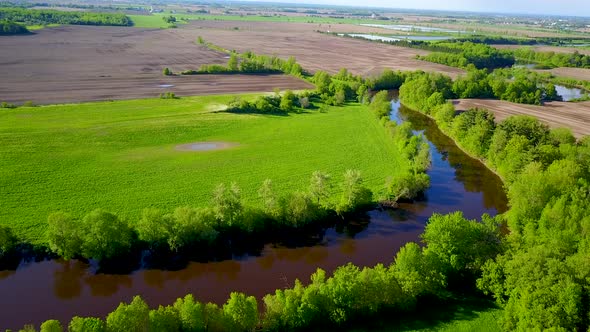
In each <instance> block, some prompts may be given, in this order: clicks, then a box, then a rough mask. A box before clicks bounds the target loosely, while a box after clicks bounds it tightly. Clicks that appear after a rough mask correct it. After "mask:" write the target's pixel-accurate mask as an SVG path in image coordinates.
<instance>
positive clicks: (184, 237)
mask: <svg viewBox="0 0 590 332" xmlns="http://www.w3.org/2000/svg"><path fill="white" fill-rule="evenodd" d="M173 219H174V221H173V223H172V225H171V226H172V228H171V230H170V231H169V234H170V235H169V237H168V245H169V246H170V249H172V250H174V251H178V250H179V249H181V248H184V247H189V246H191V245H195V244H202V243H204V244H210V243H212V242H213V241H215V239H216V238H217V235H218V232H217V231H216V230H215V229H214V228H213V226H214V224H215V214H214V212H213V211H212V210H210V209H207V208H203V209H194V208H191V207H188V206H187V207H179V208H176V210H174V215H173Z"/></svg>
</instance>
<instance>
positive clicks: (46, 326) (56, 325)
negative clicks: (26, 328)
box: [39, 319, 63, 332]
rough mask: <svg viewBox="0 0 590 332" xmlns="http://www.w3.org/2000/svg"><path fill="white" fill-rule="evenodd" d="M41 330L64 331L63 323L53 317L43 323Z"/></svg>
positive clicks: (49, 331)
mask: <svg viewBox="0 0 590 332" xmlns="http://www.w3.org/2000/svg"><path fill="white" fill-rule="evenodd" d="M39 331H40V332H62V331H63V328H62V327H61V323H60V322H59V321H58V320H55V319H51V320H46V321H45V322H44V323H43V324H41V329H40V330H39Z"/></svg>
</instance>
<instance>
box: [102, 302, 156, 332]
mask: <svg viewBox="0 0 590 332" xmlns="http://www.w3.org/2000/svg"><path fill="white" fill-rule="evenodd" d="M149 313H150V310H149V308H148V306H147V304H146V303H145V302H144V301H143V300H142V299H141V297H139V296H135V297H134V298H133V300H132V301H131V303H129V304H125V303H121V304H119V306H118V307H117V309H115V311H113V312H111V313H110V314H109V315H108V316H107V330H108V331H109V332H144V331H147V330H148V327H149V322H150V320H149Z"/></svg>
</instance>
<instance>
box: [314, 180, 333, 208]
mask: <svg viewBox="0 0 590 332" xmlns="http://www.w3.org/2000/svg"><path fill="white" fill-rule="evenodd" d="M330 189H331V183H330V174H327V173H323V172H321V171H315V172H313V174H312V175H311V181H310V185H309V194H310V195H311V197H312V198H313V199H315V200H316V203H317V204H318V205H323V206H327V203H328V202H326V200H327V199H328V198H329V197H330Z"/></svg>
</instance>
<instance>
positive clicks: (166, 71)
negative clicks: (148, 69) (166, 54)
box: [162, 67, 172, 76]
mask: <svg viewBox="0 0 590 332" xmlns="http://www.w3.org/2000/svg"><path fill="white" fill-rule="evenodd" d="M162 74H163V75H164V76H170V75H172V71H171V70H170V68H168V67H165V68H164V70H162Z"/></svg>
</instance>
